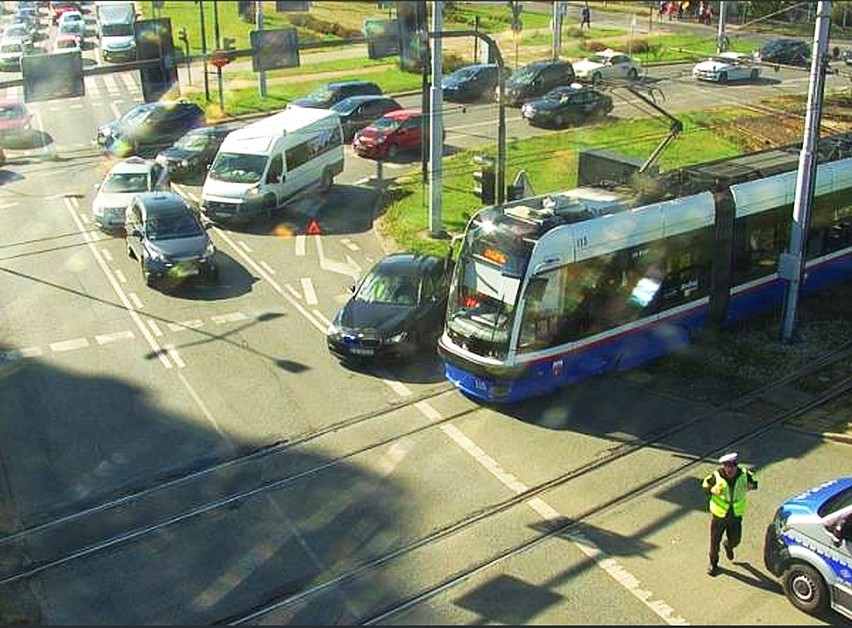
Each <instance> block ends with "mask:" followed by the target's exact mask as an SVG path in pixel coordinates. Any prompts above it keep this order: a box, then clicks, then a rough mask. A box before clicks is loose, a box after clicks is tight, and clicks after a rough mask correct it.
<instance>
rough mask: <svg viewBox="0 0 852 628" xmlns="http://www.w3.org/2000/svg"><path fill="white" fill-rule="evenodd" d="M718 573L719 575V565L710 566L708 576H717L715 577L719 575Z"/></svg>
mask: <svg viewBox="0 0 852 628" xmlns="http://www.w3.org/2000/svg"><path fill="white" fill-rule="evenodd" d="M718 573H719V567H718V566H717V565H710V566H709V567H708V568H707V575H708V576H715V575H717V574H718Z"/></svg>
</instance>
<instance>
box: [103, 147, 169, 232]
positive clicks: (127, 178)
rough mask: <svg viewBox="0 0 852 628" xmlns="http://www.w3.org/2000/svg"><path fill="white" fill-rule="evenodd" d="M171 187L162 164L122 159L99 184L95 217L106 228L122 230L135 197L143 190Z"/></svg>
mask: <svg viewBox="0 0 852 628" xmlns="http://www.w3.org/2000/svg"><path fill="white" fill-rule="evenodd" d="M169 189H171V185H170V182H169V173H168V170H167V169H166V168H165V167H164V166H163V165H162V164H158V163H157V162H155V161H152V160H150V159H143V158H141V157H128V158H127V159H122V160H121V161H119V162H117V163H116V164H115V165H114V166H113V167H112V168H111V169H110V171H109V173H107V176H106V177H105V178H104V180H103V181H102V182H101V183H99V184H97V185H95V190H96V194H95V198H94V199H93V200H92V220H93V222H94V223H95V224H96V225H97V226H98V228H100V229H102V230H103V231H107V232H116V233H118V232H121V231H122V230H123V229H124V215H125V211H126V210H127V206H128V205H129V204H130V201H131V200H133V197H134V196H136V195H137V194H138V193H140V192H151V191H154V190H169Z"/></svg>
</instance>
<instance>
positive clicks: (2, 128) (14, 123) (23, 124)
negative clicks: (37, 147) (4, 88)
mask: <svg viewBox="0 0 852 628" xmlns="http://www.w3.org/2000/svg"><path fill="white" fill-rule="evenodd" d="M31 117H32V116H31V115H30V113H29V112H28V111H27V108H26V106H25V105H24V103H22V102H19V101H17V100H2V101H0V140H22V139H25V138H27V137H29V135H30V118H31Z"/></svg>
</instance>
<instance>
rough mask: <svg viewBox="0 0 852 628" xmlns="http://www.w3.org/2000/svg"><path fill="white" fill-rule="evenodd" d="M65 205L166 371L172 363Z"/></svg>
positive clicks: (72, 213)
mask: <svg viewBox="0 0 852 628" xmlns="http://www.w3.org/2000/svg"><path fill="white" fill-rule="evenodd" d="M65 203H66V207H67V209H68V213H70V214H71V219H72V220H73V221H74V224H75V225H77V230H78V231H80V233H82V234H83V239H85V240H86V246H88V247H89V250H90V251H91V252H92V255H93V256H94V258H95V261H96V262H97V263H98V266H100V267H101V271H102V272H103V273H104V275H105V276H106V278H107V281H109V283H110V285H111V286H112V289H113V291H115V293H116V295H118V298H119V300H120V301H121V302H122V304H123V305H124V307H125V309H126V310H127V313H128V314H129V315H130V318H131V320H133V323H134V324H135V325H136V327H137V328H138V329H139V331H140V332H141V333H142V335H143V336H144V337H145V340H147V341H148V345H149V346H150V347H151V350H152V351H153V353H154V355H156V356H157V357H158V358H159V360H160V363H161V364H162V365H163V366H164V367H165V368H167V369H170V368H172V363H171V362H169V359H168V358H167V357H166V356H165V355H163V352H162V349H161V348H160V345H158V344H157V341H156V340H155V339H154V337H153V336H152V335H151V333H150V332H149V331H148V329H147V328H146V327H145V325H144V323H143V322H142V318H141V317H140V316H139V314H138V312H136V311H135V310H134V309H133V306H132V305H131V304H130V297H129V295H126V294H125V292H124V290H122V289H121V286H119V285H118V282H117V281H116V280H115V277H114V276H113V274H112V273H111V272H110V269H109V266H107V265H106V262H104V260H103V258H102V257H101V256H100V255H99V253H98V249H97V247H95V245H94V243H93V242H92V241H91V240H90V239H89V238H88V235H89V234H88V233H87V232H86V229H85V228H84V227H83V223H82V222H81V221H80V217H79V215H78V214H77V212H75V211H74V209H73V207H72V205H71V203H69V202H68V199H65ZM136 300H137V301H138V300H139V298H138V297H137V298H136ZM140 305H141V302H140Z"/></svg>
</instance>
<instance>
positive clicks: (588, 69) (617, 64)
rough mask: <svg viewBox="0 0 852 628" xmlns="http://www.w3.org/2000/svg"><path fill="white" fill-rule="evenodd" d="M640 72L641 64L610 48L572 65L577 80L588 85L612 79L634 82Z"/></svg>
mask: <svg viewBox="0 0 852 628" xmlns="http://www.w3.org/2000/svg"><path fill="white" fill-rule="evenodd" d="M641 71H642V64H641V63H639V61H638V60H637V59H634V58H633V57H631V56H629V55H626V54H624V53H623V52H617V51H615V50H613V49H612V48H607V49H606V50H601V51H600V52H596V53H595V54H593V55H590V56H588V57H586V58H585V59H582V60H580V61H577V62H576V63H575V64H574V73H575V74H576V75H577V78H579V79H582V80H584V81H589V82H590V83H600V82H601V81H603V80H607V81H611V80H614V79H615V80H624V79H626V80H628V81H635V80H636V79H638V78H639V73H640V72H641Z"/></svg>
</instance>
